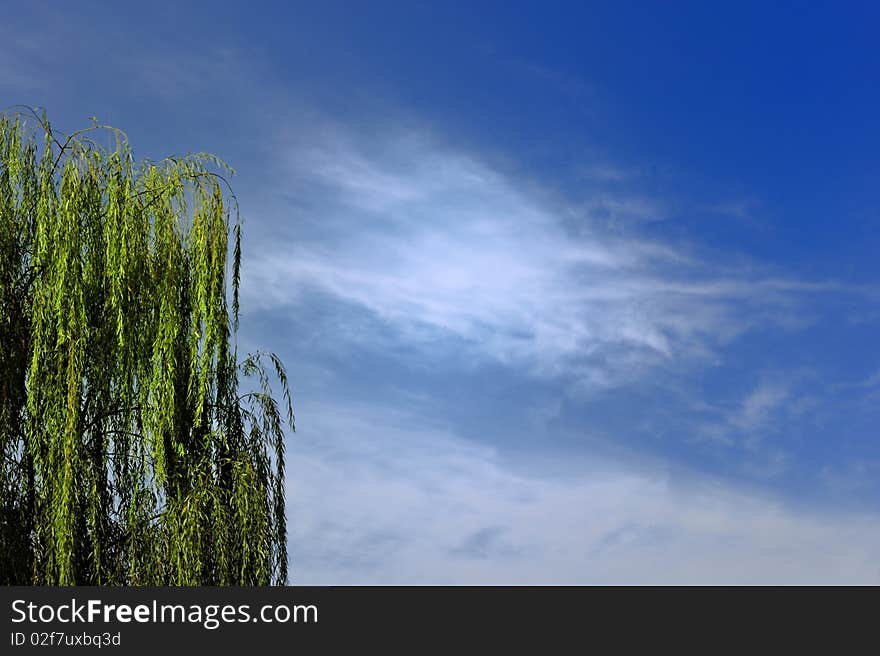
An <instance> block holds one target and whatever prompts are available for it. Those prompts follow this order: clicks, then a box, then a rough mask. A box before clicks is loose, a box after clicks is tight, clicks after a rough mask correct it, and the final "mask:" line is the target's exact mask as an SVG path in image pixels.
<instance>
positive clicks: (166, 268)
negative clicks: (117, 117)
mask: <svg viewBox="0 0 880 656" xmlns="http://www.w3.org/2000/svg"><path fill="white" fill-rule="evenodd" d="M22 110H23V111H19V112H18V113H5V112H4V113H0V454H2V460H0V463H3V464H2V466H0V494H2V497H0V508H2V510H3V515H2V517H0V553H3V554H5V555H4V559H3V561H2V563H3V567H2V568H0V584H23V585H32V584H37V585H105V584H110V585H267V584H284V583H286V581H287V536H286V530H287V529H286V516H285V494H284V480H285V477H284V450H285V448H284V447H285V444H284V440H285V431H286V429H288V428H289V429H290V430H293V428H294V426H293V410H292V404H291V397H290V391H289V389H288V380H287V375H286V372H285V371H284V367H283V365H282V364H281V362H280V360H279V359H278V358H277V357H276V356H274V355H273V354H271V353H268V354H264V353H259V354H255V355H252V356H247V357H244V358H242V359H239V357H238V354H237V351H236V348H235V341H234V334H235V330H236V328H237V318H238V310H239V308H238V285H239V268H240V257H241V247H240V239H241V230H240V219H239V208H238V201H237V199H236V198H235V195H234V194H233V193H232V190H231V186H230V185H229V181H228V180H227V178H226V177H224V175H222V173H219V172H217V171H216V170H212V167H215V168H219V169H221V171H223V172H226V173H229V174H232V173H233V171H232V169H231V168H230V167H228V166H227V165H226V164H225V163H224V162H222V161H221V160H219V159H218V158H216V157H214V156H213V155H209V154H205V153H199V154H196V155H191V156H187V157H170V158H166V159H164V160H162V161H161V162H159V163H158V164H156V163H153V162H150V161H142V162H136V161H135V159H134V157H133V156H132V153H131V149H130V147H129V144H128V137H127V136H126V134H125V133H124V132H123V131H121V130H119V129H118V128H114V127H112V126H106V125H102V124H99V123H98V121H97V120H96V119H92V125H91V126H90V127H87V128H84V129H82V130H78V131H75V132H72V133H71V134H70V135H66V136H65V135H62V134H61V133H60V132H57V131H53V129H52V127H51V125H50V123H49V121H48V119H47V118H46V115H45V113H38V112H37V110H36V109H34V108H29V107H24V108H22ZM31 121H33V122H34V123H35V125H34V124H33V123H32V122H31ZM96 130H109V131H110V132H111V133H112V134H113V135H114V136H115V139H116V141H115V149H110V150H104V149H102V148H101V147H100V146H99V145H98V144H97V143H96V142H95V141H94V140H93V139H91V138H89V136H88V135H89V134H91V133H92V132H94V131H96ZM230 240H231V241H230ZM230 252H231V254H232V262H231V263H230V262H229V255H230ZM230 287H231V296H232V308H231V312H230V308H228V307H227V292H228V291H230ZM264 360H265V361H266V363H268V365H269V366H268V367H267V366H264ZM275 386H277V388H278V389H279V390H280V397H279V399H278V400H276V397H275V396H274V390H273V387H275ZM279 400H280V401H281V402H282V403H283V404H284V408H285V410H286V419H285V418H284V417H282V413H281V412H280V410H279V408H280V406H279Z"/></svg>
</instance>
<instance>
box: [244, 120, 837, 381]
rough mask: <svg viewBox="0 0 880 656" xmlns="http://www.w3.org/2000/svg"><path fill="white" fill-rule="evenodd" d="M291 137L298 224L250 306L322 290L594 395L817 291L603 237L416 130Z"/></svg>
mask: <svg viewBox="0 0 880 656" xmlns="http://www.w3.org/2000/svg"><path fill="white" fill-rule="evenodd" d="M281 139H282V141H283V142H285V143H287V144H289V146H286V147H285V152H286V153H288V155H286V156H285V160H284V162H283V171H284V174H283V175H284V180H285V184H286V185H287V187H288V188H289V189H290V195H292V196H295V197H298V198H299V203H300V205H299V206H298V207H297V213H298V215H299V216H298V218H297V221H298V222H301V223H300V225H301V226H302V227H301V228H300V229H299V230H298V231H297V233H296V235H294V236H293V237H290V238H284V237H279V236H277V235H276V236H273V238H272V240H271V241H267V242H265V243H263V244H261V249H260V250H261V257H260V260H259V261H258V262H255V263H251V264H250V265H249V268H248V269H247V270H246V271H245V283H244V284H245V293H246V294H248V300H249V303H251V304H252V306H253V305H257V306H262V307H264V308H269V307H278V306H284V305H295V304H298V303H300V302H302V300H303V299H304V298H305V295H306V294H308V293H309V292H310V291H312V292H314V291H318V292H321V293H324V294H329V295H331V296H332V297H334V298H336V299H340V300H343V301H345V302H347V303H350V304H353V305H356V306H358V307H361V308H365V309H367V310H369V311H370V312H372V313H373V314H374V315H375V316H376V317H378V318H379V319H381V320H382V321H385V322H387V323H388V324H389V325H391V326H393V327H394V328H395V329H396V330H398V331H399V332H400V333H401V334H402V335H404V336H405V337H406V338H407V339H411V340H413V341H414V342H422V343H426V342H429V341H430V342H432V343H433V342H435V341H436V339H437V338H438V337H439V338H448V339H456V340H459V341H460V343H461V349H462V351H464V352H467V353H468V356H469V357H474V356H475V355H476V356H478V357H490V358H493V359H495V360H498V361H501V362H504V363H508V364H513V365H516V366H519V367H524V368H525V369H526V370H528V371H529V372H531V373H532V374H535V375H539V376H560V375H563V376H566V377H569V378H571V379H572V380H574V381H576V384H577V385H579V386H581V387H583V388H585V389H591V388H595V387H603V386H614V385H618V384H620V383H623V382H626V381H629V380H633V379H635V378H637V377H638V376H640V375H641V374H642V373H643V372H644V371H645V369H646V368H649V367H652V366H657V365H665V364H675V363H680V362H683V361H688V360H692V359H693V358H706V357H716V356H717V351H718V348H719V347H720V346H721V345H723V344H725V343H727V342H729V341H730V340H732V339H734V338H736V337H737V336H739V335H741V334H742V333H743V332H745V331H747V330H749V329H750V328H753V327H756V326H767V325H771V324H776V325H779V326H786V325H792V324H795V325H796V323H797V320H798V318H799V313H798V312H796V311H795V309H796V307H797V303H798V296H799V295H802V294H805V293H815V292H817V291H820V290H821V285H809V284H803V283H797V282H796V281H789V280H785V279H782V278H779V277H773V276H771V275H769V274H768V273H767V272H766V271H765V272H761V271H760V270H759V269H758V268H757V267H751V268H745V267H740V268H737V269H734V268H727V269H724V268H723V267H722V265H720V264H718V263H714V264H710V263H708V262H701V261H700V258H698V257H696V256H695V255H694V254H693V253H689V252H687V251H686V250H684V249H682V248H677V249H674V248H671V247H669V246H667V245H664V244H662V243H660V242H656V241H651V240H648V239H645V238H640V237H638V236H632V235H626V234H623V233H621V232H619V231H616V232H614V231H603V230H602V229H601V227H599V226H601V222H597V221H594V220H592V219H591V218H590V217H589V216H585V214H584V209H583V206H579V207H574V206H571V205H568V204H566V203H565V202H562V201H559V199H558V198H554V197H553V195H552V194H550V193H547V192H542V191H541V190H540V189H538V188H536V187H534V186H528V185H525V184H521V183H518V182H517V181H516V180H515V179H513V178H511V177H508V176H505V175H502V174H501V173H499V172H498V171H496V170H494V169H493V168H491V167H490V166H488V165H487V164H485V163H483V162H481V161H479V159H477V158H475V157H473V156H471V155H468V154H466V153H462V152H458V151H454V150H451V149H449V148H444V147H443V146H442V145H440V144H438V142H437V140H436V139H432V138H431V137H429V136H426V135H425V134H424V133H421V132H419V131H416V130H410V131H405V130H392V131H390V132H388V133H384V134H382V135H379V136H376V137H375V138H371V139H364V138H355V137H354V136H352V135H351V134H350V133H348V132H346V131H345V130H342V129H338V128H326V127H325V128H323V129H319V130H315V131H313V132H312V133H310V135H309V136H308V137H304V136H303V135H302V134H301V133H297V134H296V135H294V136H293V137H292V136H290V134H289V133H288V134H286V135H285V134H284V133H283V130H282V137H281ZM612 200H613V202H612ZM612 200H609V199H602V198H597V199H596V200H595V201H594V202H595V203H598V204H599V205H602V204H603V203H605V204H606V205H609V203H610V205H609V207H612V206H613V207H612V209H613V211H615V212H636V213H650V211H651V204H650V203H649V201H647V200H644V199H641V198H638V197H631V198H628V199H627V198H615V199H612ZM283 211H284V210H283V209H281V208H275V209H274V210H272V209H270V210H268V213H269V214H271V213H272V212H275V213H279V214H280V213H281V212H283ZM312 211H314V213H315V214H316V215H317V214H318V213H319V214H320V217H321V218H320V220H317V219H315V220H311V221H310V216H311V215H312ZM587 214H589V213H587ZM263 220H265V221H277V220H278V219H277V217H272V216H266V217H264V219H263Z"/></svg>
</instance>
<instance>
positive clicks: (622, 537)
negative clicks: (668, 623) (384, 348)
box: [289, 404, 880, 584]
mask: <svg viewBox="0 0 880 656" xmlns="http://www.w3.org/2000/svg"><path fill="white" fill-rule="evenodd" d="M304 411H305V414H304V416H308V417H310V421H309V422H308V423H303V425H302V427H301V430H300V432H299V433H298V434H297V438H296V440H295V441H294V443H293V444H292V445H291V459H290V463H291V465H290V470H289V478H290V482H289V486H290V497H291V500H292V507H291V509H290V514H291V522H290V526H291V530H292V535H291V553H292V571H293V582H294V583H296V584H307V583H319V584H320V583H337V584H346V583H381V584H387V583H404V584H409V583H526V584H533V583H551V584H552V583H734V584H736V583H764V584H768V583H769V584H772V583H872V582H874V583H876V582H880V567H878V566H877V563H876V557H875V555H876V552H877V549H878V547H880V518H878V517H876V516H873V515H856V514H850V515H848V514H846V513H842V512H836V513H835V514H833V515H830V514H825V513H822V512H808V511H804V510H799V509H796V508H792V507H789V506H786V505H785V504H783V503H781V502H780V501H778V500H774V499H773V498H771V497H768V496H765V495H763V494H760V493H757V492H755V491H749V490H743V489H737V488H734V487H732V486H729V485H724V484H720V483H718V482H713V481H710V480H697V479H693V478H689V477H687V476H683V475H681V474H680V473H674V472H672V471H668V470H667V471H664V469H663V468H662V467H653V468H643V469H639V468H636V467H635V466H631V465H630V466H624V465H621V464H619V463H614V462H610V461H597V460H593V461H591V462H585V463H584V465H583V466H582V467H581V468H580V469H581V470H582V472H583V473H582V474H581V475H579V476H576V477H566V478H564V479H560V478H558V477H557V478H550V477H543V476H541V474H540V472H538V471H532V472H529V471H522V469H521V468H519V469H516V468H511V467H509V466H508V465H507V464H505V463H504V461H502V460H501V458H500V457H499V454H498V452H496V451H495V450H493V449H490V448H487V447H485V446H479V445H475V444H473V443H470V442H467V441H465V440H462V439H460V438H459V437H458V436H456V435H455V434H454V433H453V432H452V431H450V430H449V429H448V428H447V427H444V426H443V425H442V424H432V423H431V422H429V421H428V422H426V420H425V418H424V417H421V416H414V415H408V414H407V413H406V412H404V411H401V410H400V409H397V410H393V411H392V410H389V409H387V408H375V407H373V408H365V407H360V406H353V405H351V404H347V405H346V406H345V407H337V406H334V405H332V404H329V405H326V404H322V405H320V406H315V407H308V408H305V409H304Z"/></svg>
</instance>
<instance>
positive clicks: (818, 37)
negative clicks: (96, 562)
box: [0, 2, 880, 584]
mask: <svg viewBox="0 0 880 656" xmlns="http://www.w3.org/2000/svg"><path fill="white" fill-rule="evenodd" d="M120 4H121V3H120ZM351 4H353V3H342V2H321V3H307V4H304V3H261V2H250V3H243V4H241V5H238V6H231V7H227V6H224V7H222V8H221V7H219V6H218V5H216V3H214V4H208V3H205V4H198V3H162V2H156V3H151V4H150V6H149V8H148V9H144V8H143V6H142V5H136V4H131V5H128V6H126V7H121V6H120V7H110V6H108V5H104V4H102V3H90V2H81V3H77V7H76V10H75V11H74V10H72V9H69V8H67V7H66V6H62V5H61V4H59V3H39V2H35V3H28V4H27V6H24V5H20V4H17V5H15V7H13V8H11V10H9V11H7V12H4V13H5V15H6V16H7V17H8V20H6V21H5V22H4V23H3V24H2V25H0V43H2V44H3V46H2V57H0V105H3V106H6V105H11V104H13V103H26V104H30V105H39V106H44V107H46V108H47V110H48V112H49V115H50V118H51V119H52V120H53V121H54V123H55V125H56V126H57V127H58V128H60V129H62V130H65V131H72V130H74V129H77V128H79V127H81V126H83V125H86V124H87V123H88V117H89V116H92V115H96V116H98V118H99V119H100V120H101V121H103V122H106V123H110V124H113V125H116V126H119V127H121V128H123V129H124V130H126V131H127V132H128V134H129V136H130V138H131V141H132V144H133V146H134V148H135V153H136V155H139V156H142V157H154V158H158V157H163V156H165V155H168V154H173V153H178V154H179V153H186V152H194V151H209V152H213V153H216V154H217V155H219V156H221V157H223V158H224V159H226V160H227V161H229V162H230V163H231V164H232V165H233V166H234V167H235V169H236V170H237V175H236V176H235V177H234V178H233V186H234V189H235V191H236V194H237V196H238V198H239V202H240V204H241V207H242V213H243V216H244V220H245V228H244V236H245V244H244V258H245V260H244V262H245V264H244V273H243V276H244V279H243V298H242V311H243V318H242V327H241V331H240V333H239V336H238V340H239V344H240V348H244V349H251V348H266V349H272V350H275V351H276V352H278V353H279V354H280V355H281V356H282V357H283V359H284V360H285V362H286V363H287V366H288V369H289V373H290V376H291V380H292V384H293V387H294V393H295V404H296V410H297V418H298V425H297V429H298V430H297V433H296V434H295V435H293V436H292V437H291V439H290V442H289V453H290V463H289V468H288V471H289V484H288V489H289V508H290V513H289V514H290V539H291V545H290V550H291V570H292V580H293V582H294V583H320V584H350V583H380V584H381V583H660V582H664V583H669V582H673V583H867V582H872V583H877V582H880V567H878V566H877V564H876V557H875V555H876V553H877V552H878V549H880V513H878V501H880V443H878V441H877V439H876V438H877V428H876V427H877V425H878V420H880V411H878V401H880V353H878V351H877V349H876V346H875V344H876V337H875V336H876V335H877V332H878V328H880V306H878V300H880V268H878V265H877V263H876V253H877V251H878V247H880V236H878V235H880V233H878V231H877V230H876V229H875V224H876V222H877V217H878V211H880V184H878V182H880V164H878V158H877V153H878V152H880V148H878V147H880V124H878V121H877V107H878V104H880V87H878V86H877V84H876V81H877V73H876V71H877V70H878V69H880V61H878V60H880V51H878V49H877V48H876V45H875V37H874V35H873V33H872V28H873V27H874V26H876V24H877V20H878V18H880V15H878V13H880V11H878V10H877V9H876V8H875V7H872V6H871V4H869V3H864V4H862V3H830V2H829V3H820V2H815V3H751V2H736V3H730V4H728V5H723V4H722V3H697V2H694V3H684V2H680V3H648V2H640V3H629V2H614V3H602V4H599V3H547V2H542V3H422V2H413V3H383V2H372V3H362V4H359V5H358V6H357V7H352V6H350V5H351ZM805 5H808V6H805Z"/></svg>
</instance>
